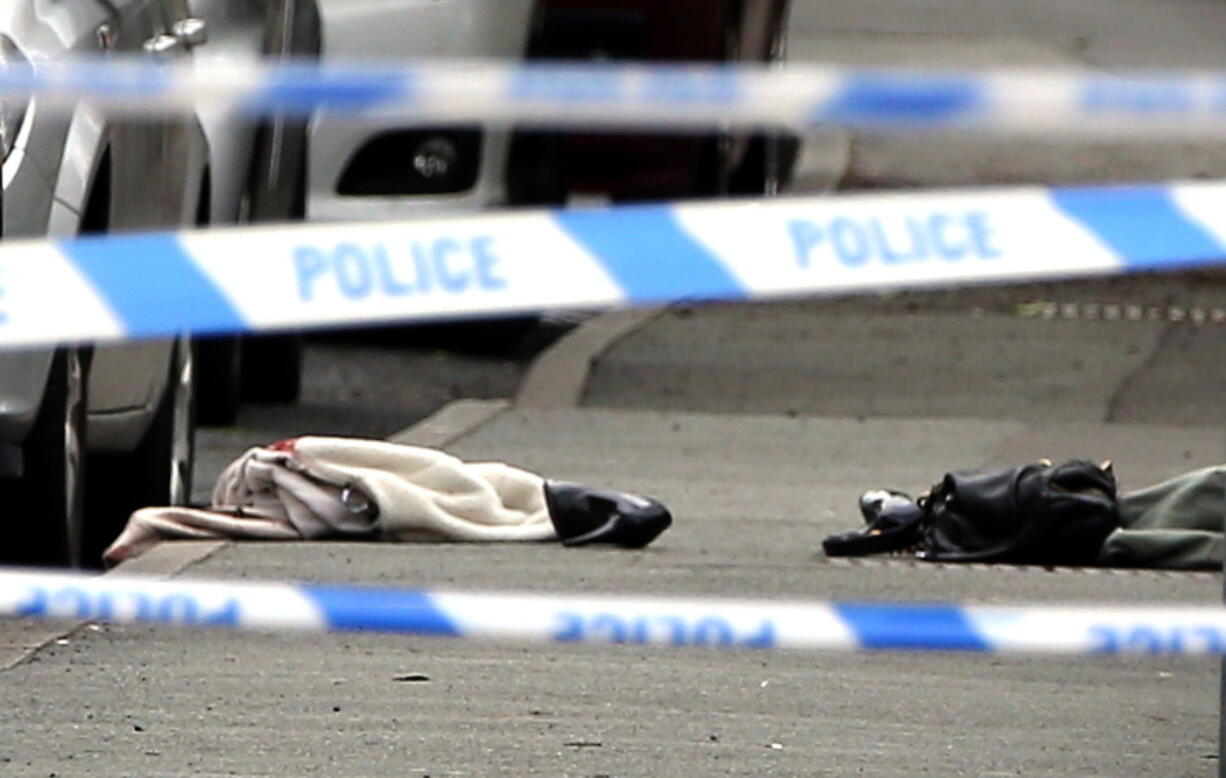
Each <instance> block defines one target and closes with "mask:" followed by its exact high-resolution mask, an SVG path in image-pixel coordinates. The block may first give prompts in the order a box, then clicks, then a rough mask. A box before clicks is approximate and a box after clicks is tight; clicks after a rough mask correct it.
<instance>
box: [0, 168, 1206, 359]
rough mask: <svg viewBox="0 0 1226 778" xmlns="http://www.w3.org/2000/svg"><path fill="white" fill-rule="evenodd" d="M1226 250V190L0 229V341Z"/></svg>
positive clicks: (563, 304)
mask: <svg viewBox="0 0 1226 778" xmlns="http://www.w3.org/2000/svg"><path fill="white" fill-rule="evenodd" d="M1224 260H1226V184H1220V183H1208V182H1204V183H1189V184H1180V185H1171V186H1131V187H1114V188H1104V189H1068V188H1065V189H1061V188H1055V189H1044V188H1037V187H1026V188H1015V189H998V190H978V191H976V190H969V191H953V192H913V193H893V194H872V195H846V196H835V197H807V198H797V199H787V198H781V199H774V200H765V201H763V200H759V201H743V202H741V201H718V202H714V201H709V202H706V203H692V204H676V205H650V206H626V207H616V208H608V209H591V210H562V211H519V212H503V213H494V214H491V213H485V214H479V215H474V216H469V217H462V218H445V219H437V220H430V221H420V222H399V223H386V224H379V223H371V224H335V225H334V224H309V225H300V224H295V225H282V226H272V227H252V228H243V229H228V230H205V231H195V232H186V233H181V234H146V235H128V236H111V237H105V238H86V239H81V240H70V241H64V242H58V243H55V242H46V241H40V242H20V241H3V242H0V346H21V345H35V344H51V343H58V342H76V341H117V340H124V339H131V338H148V337H156V336H170V335H174V334H177V333H180V332H185V331H188V332H196V333H216V332H249V331H265V330H278V329H287V328H313V327H335V326H341V325H361V324H371V323H377V322H412V321H425V320H432V319H440V318H446V317H455V316H469V317H473V316H485V317H490V316H498V315H503V314H514V313H522V312H528V311H541V310H549V309H559V308H561V309H576V308H579V309H583V308H591V309H599V308H608V307H621V306H637V305H653V304H661V303H676V302H679V301H704V300H727V301H745V300H767V299H775V298H783V297H797V296H803V295H819V294H835V293H846V292H881V291H886V290H890V289H905V288H912V287H924V286H935V285H947V286H948V285H955V284H973V283H987V282H1002V281H1022V280H1028V279H1052V278H1058V277H1067V276H1084V275H1092V274H1104V273H1121V272H1131V271H1143V270H1155V269H1162V268H1177V267H1191V266H1198V265H1207V264H1216V263H1221V262H1223V261H1224Z"/></svg>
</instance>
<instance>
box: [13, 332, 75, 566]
mask: <svg viewBox="0 0 1226 778" xmlns="http://www.w3.org/2000/svg"><path fill="white" fill-rule="evenodd" d="M83 361H84V360H83V357H82V353H81V352H80V351H78V350H76V349H61V350H59V351H57V352H56V353H55V356H54V358H53V359H52V363H51V372H50V375H49V376H48V379H47V390H46V392H45V393H44V394H43V399H42V403H41V405H40V406H39V409H38V415H37V416H36V417H35V420H34V426H33V428H31V430H30V433H29V434H28V435H27V436H26V439H25V441H24V443H23V444H22V468H23V473H22V477H21V478H20V479H14V480H13V481H12V482H11V483H10V484H8V485H6V488H5V491H6V492H9V493H10V494H11V495H12V498H13V499H12V501H11V502H10V501H9V500H6V504H8V505H9V506H10V507H9V508H8V511H9V515H10V516H12V517H14V519H15V520H13V521H11V522H10V524H9V526H10V527H11V530H12V532H11V534H10V536H9V537H8V538H6V540H5V543H4V546H5V551H4V552H3V554H0V557H2V559H3V561H4V562H6V563H15V564H24V565H46V566H62V567H80V566H81V560H82V546H83V542H84V539H83V532H84V527H85V478H84V469H85V457H84V453H85V413H86V400H85V395H86V381H85V366H84V364H83ZM10 489H11V491H10Z"/></svg>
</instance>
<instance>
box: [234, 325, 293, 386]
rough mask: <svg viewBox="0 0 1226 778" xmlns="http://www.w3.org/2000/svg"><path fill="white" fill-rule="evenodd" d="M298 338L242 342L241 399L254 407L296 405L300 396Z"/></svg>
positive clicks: (257, 338) (256, 338) (285, 336)
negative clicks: (273, 404) (253, 403)
mask: <svg viewBox="0 0 1226 778" xmlns="http://www.w3.org/2000/svg"><path fill="white" fill-rule="evenodd" d="M302 351H303V346H302V336H301V335H299V334H298V333H287V334H283V335H253V336H251V337H248V338H246V339H245V340H244V342H243V399H245V400H250V401H251V402H257V403H285V404H291V403H295V402H297V401H298V396H299V395H300V394H302Z"/></svg>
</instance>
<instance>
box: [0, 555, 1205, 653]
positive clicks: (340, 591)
mask: <svg viewBox="0 0 1226 778" xmlns="http://www.w3.org/2000/svg"><path fill="white" fill-rule="evenodd" d="M0 616H9V617H24V618H38V619H79V620H89V621H98V622H108V623H123V624H132V623H135V624H167V625H179V626H193V627H217V628H230V629H236V630H277V629H297V630H312V631H377V632H397V633H408V634H416V635H433V636H447V637H459V638H496V639H503V640H527V641H535V642H555V643H623V644H624V643H629V644H636V645H647V644H652V645H665V646H713V647H720V648H742V649H831V650H857V649H878V650H900V651H923V650H942V651H980V652H1002V653H1003V652H1033V653H1052V654H1087V655H1089V654H1115V653H1142V654H1222V653H1226V609H1223V608H1221V607H1173V606H1170V605H1162V606H1154V607H1114V606H1093V607H1091V606H1083V607H1067V606H1059V607H1050V606H1024V607H995V606H993V607H981V606H964V605H929V604H901V603H894V604H885V603H831V602H789V601H766V600H762V601H754V600H718V599H693V600H687V599H666V598H645V597H605V596H589V595H553V594H505V593H477V592H473V593H459V592H439V591H427V590H413V589H388V588H373V587H354V586H349V587H343V586H330V585H329V586H324V585H292V584H279V583H250V582H242V583H230V582H193V581H181V580H170V581H166V580H155V579H142V578H135V577H129V578H123V577H117V576H116V577H113V576H102V577H89V576H83V575H57V574H44V573H38V572H30V573H25V572H20V571H17V572H4V573H0Z"/></svg>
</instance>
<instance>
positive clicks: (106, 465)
mask: <svg viewBox="0 0 1226 778" xmlns="http://www.w3.org/2000/svg"><path fill="white" fill-rule="evenodd" d="M193 388H194V380H193V365H192V349H191V347H190V345H189V344H188V342H187V341H186V339H180V340H179V342H178V343H177V344H176V345H175V349H174V357H173V358H172V359H171V368H170V380H169V381H168V383H167V386H166V391H165V393H164V394H163V395H162V399H161V402H160V403H159V404H158V408H157V411H156V412H155V413H154V416H153V419H152V421H151V422H150V424H149V429H148V430H146V431H145V435H144V437H143V438H141V441H140V443H139V444H138V445H137V447H136V448H135V449H134V450H132V451H130V452H127V453H124V454H96V455H94V456H91V457H90V458H89V468H90V473H91V474H92V475H93V478H92V479H91V480H90V482H89V484H88V490H87V503H88V508H89V511H90V520H89V522H88V524H87V525H86V532H85V539H86V543H85V549H86V553H87V554H88V555H89V557H88V560H89V561H91V562H95V563H96V562H98V561H100V560H101V558H102V552H103V551H105V550H106V547H107V546H109V545H110V544H111V542H112V541H113V540H114V539H115V538H116V537H118V535H119V533H120V532H121V531H122V530H123V528H124V525H125V524H126V523H127V521H128V517H130V516H131V515H132V512H133V511H135V510H137V509H138V508H145V507H149V506H157V505H185V504H186V503H187V502H188V501H189V500H190V498H191V491H192V468H193V465H194V458H195V457H194V455H195V436H196V425H195V410H194V407H193V406H194V393H193Z"/></svg>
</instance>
